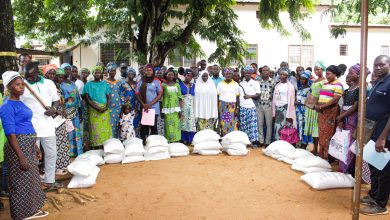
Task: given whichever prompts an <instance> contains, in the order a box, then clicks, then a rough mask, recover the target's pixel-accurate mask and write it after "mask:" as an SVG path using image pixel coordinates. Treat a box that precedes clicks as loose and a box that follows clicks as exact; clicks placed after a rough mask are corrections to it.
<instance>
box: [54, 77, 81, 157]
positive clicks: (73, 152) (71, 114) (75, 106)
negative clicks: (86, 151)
mask: <svg viewBox="0 0 390 220" xmlns="http://www.w3.org/2000/svg"><path fill="white" fill-rule="evenodd" d="M57 80H58V83H59V84H60V88H61V94H62V96H63V97H64V102H65V111H66V118H67V119H70V120H72V124H73V127H74V129H73V131H70V132H68V138H69V143H70V156H71V157H77V156H78V155H80V154H82V153H83V134H82V132H81V125H80V112H81V99H80V94H79V90H78V89H77V86H76V84H74V83H73V82H72V81H70V79H69V75H67V74H66V72H65V73H64V74H63V72H62V71H59V72H58V73H57Z"/></svg>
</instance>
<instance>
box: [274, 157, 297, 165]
mask: <svg viewBox="0 0 390 220" xmlns="http://www.w3.org/2000/svg"><path fill="white" fill-rule="evenodd" d="M277 160H279V161H282V162H285V163H287V164H293V162H294V161H293V160H292V159H290V158H287V157H279V158H277Z"/></svg>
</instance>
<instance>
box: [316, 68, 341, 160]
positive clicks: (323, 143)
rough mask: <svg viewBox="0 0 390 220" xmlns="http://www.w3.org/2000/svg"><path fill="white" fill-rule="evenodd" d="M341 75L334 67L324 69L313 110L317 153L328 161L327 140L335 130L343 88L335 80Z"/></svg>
mask: <svg viewBox="0 0 390 220" xmlns="http://www.w3.org/2000/svg"><path fill="white" fill-rule="evenodd" d="M340 75H341V72H340V70H339V69H338V67H337V66H335V65H330V66H328V68H327V69H326V80H327V82H325V83H324V85H323V86H322V88H321V90H320V96H319V99H318V104H317V105H315V106H314V109H315V110H316V111H317V112H318V132H319V133H320V134H321V135H319V140H318V144H319V152H318V155H319V156H320V157H322V158H323V159H326V160H327V159H328V148H329V140H330V139H331V138H332V136H333V135H334V133H335V130H336V117H337V115H338V114H339V111H340V107H339V105H338V102H339V99H340V98H341V96H342V95H343V91H344V89H343V86H342V85H341V83H340V82H339V81H338V80H337V77H339V76H340Z"/></svg>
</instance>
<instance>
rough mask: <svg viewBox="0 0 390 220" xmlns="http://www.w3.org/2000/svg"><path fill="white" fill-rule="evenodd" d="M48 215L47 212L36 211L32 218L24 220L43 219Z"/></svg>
mask: <svg viewBox="0 0 390 220" xmlns="http://www.w3.org/2000/svg"><path fill="white" fill-rule="evenodd" d="M48 215H49V212H45V211H42V210H38V212H37V213H35V214H34V215H33V216H30V217H27V218H25V219H24V220H29V219H36V218H43V217H46V216H48Z"/></svg>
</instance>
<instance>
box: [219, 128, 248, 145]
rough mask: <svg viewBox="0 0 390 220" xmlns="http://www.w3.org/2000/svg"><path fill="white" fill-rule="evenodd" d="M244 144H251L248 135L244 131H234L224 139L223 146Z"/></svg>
mask: <svg viewBox="0 0 390 220" xmlns="http://www.w3.org/2000/svg"><path fill="white" fill-rule="evenodd" d="M231 143H242V144H245V145H249V144H251V141H250V140H249V137H248V135H247V134H246V133H245V132H242V131H232V132H230V133H228V134H226V135H225V136H223V138H222V144H223V145H225V144H231Z"/></svg>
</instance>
